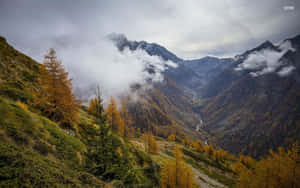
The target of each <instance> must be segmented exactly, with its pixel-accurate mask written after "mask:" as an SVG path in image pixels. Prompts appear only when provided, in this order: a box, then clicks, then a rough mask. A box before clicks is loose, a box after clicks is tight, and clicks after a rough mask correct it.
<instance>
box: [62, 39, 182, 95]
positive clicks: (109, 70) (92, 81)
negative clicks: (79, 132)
mask: <svg viewBox="0 0 300 188" xmlns="http://www.w3.org/2000/svg"><path fill="white" fill-rule="evenodd" d="M57 53H58V56H59V57H60V59H61V60H62V62H63V64H64V66H65V68H66V69H67V70H68V71H69V72H70V76H71V77H72V78H73V85H74V87H75V91H77V93H78V94H79V96H80V97H81V98H82V99H88V98H90V97H92V96H93V95H94V91H95V87H96V85H99V86H100V87H101V90H102V92H103V95H104V98H105V99H107V98H108V97H110V96H118V95H121V94H126V93H127V94H128V93H131V92H133V91H132V90H131V87H132V86H133V85H139V87H142V88H141V89H145V88H149V87H151V86H152V83H155V82H161V81H163V79H164V77H163V74H162V73H163V72H164V71H165V70H166V69H167V68H168V66H171V67H176V66H177V64H175V63H173V62H171V61H164V60H163V59H162V58H160V57H158V56H150V55H148V53H147V52H145V51H144V50H142V49H137V50H135V51H131V50H129V49H127V48H126V49H125V50H123V51H122V52H120V51H119V50H118V49H117V47H116V46H115V45H114V43H113V42H112V41H111V40H109V39H107V38H106V37H102V38H101V39H99V40H98V41H94V42H93V43H85V44H81V45H78V46H68V47H64V50H58V51H57Z"/></svg>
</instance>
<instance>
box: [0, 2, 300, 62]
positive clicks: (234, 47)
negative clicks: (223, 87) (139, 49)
mask: <svg viewBox="0 0 300 188" xmlns="http://www.w3.org/2000/svg"><path fill="white" fill-rule="evenodd" d="M299 18H300V1H299V0H251V1H250V0H165V1H163V0H127V1H125V0H88V1H86V0H85V1H84V0H0V35H2V36H4V37H6V38H7V40H8V41H9V42H10V43H11V44H13V45H14V46H15V47H17V48H18V49H20V50H21V51H23V52H24V53H26V54H28V55H30V56H32V57H34V58H36V59H37V60H39V61H40V60H41V58H42V54H44V53H45V51H46V49H48V48H49V47H54V48H57V49H59V50H64V49H68V48H69V47H74V46H80V45H82V44H84V45H87V46H88V44H91V43H97V41H98V39H99V40H100V38H102V37H103V36H105V35H107V34H109V33H111V32H116V33H124V34H125V35H126V36H127V37H128V38H129V39H131V40H146V41H148V42H156V43H159V44H161V45H163V46H165V47H166V48H168V49H169V50H170V51H172V52H174V53H175V54H176V55H177V56H179V57H182V58H187V59H190V58H200V57H202V56H205V55H215V56H232V55H235V54H237V53H240V52H243V51H244V50H247V49H249V48H251V47H254V46H255V45H257V44H259V43H261V42H262V41H264V40H271V41H273V42H278V41H279V40H282V39H284V38H287V37H292V36H294V35H297V34H300V21H299Z"/></svg>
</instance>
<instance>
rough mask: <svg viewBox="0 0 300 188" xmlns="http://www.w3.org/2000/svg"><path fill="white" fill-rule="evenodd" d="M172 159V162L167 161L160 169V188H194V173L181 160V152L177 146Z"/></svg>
mask: <svg viewBox="0 0 300 188" xmlns="http://www.w3.org/2000/svg"><path fill="white" fill-rule="evenodd" d="M174 157H175V159H174V160H167V161H166V162H165V164H164V166H163V168H162V176H161V187H163V188H181V187H185V188H192V187H194V185H195V180H194V173H193V171H192V170H191V169H190V168H189V167H188V166H187V165H186V164H185V163H184V161H183V160H182V152H181V150H180V148H179V147H178V146H176V147H175V150H174ZM183 172H184V173H183Z"/></svg>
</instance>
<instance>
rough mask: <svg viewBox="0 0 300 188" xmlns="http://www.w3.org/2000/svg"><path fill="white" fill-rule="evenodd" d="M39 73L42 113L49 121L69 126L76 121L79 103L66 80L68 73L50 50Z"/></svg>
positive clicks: (52, 50) (68, 81)
mask: <svg viewBox="0 0 300 188" xmlns="http://www.w3.org/2000/svg"><path fill="white" fill-rule="evenodd" d="M41 73H42V74H41V79H40V81H41V82H40V83H41V88H42V89H41V95H43V96H41V101H42V103H44V104H43V105H42V106H43V108H42V111H43V112H44V113H45V114H46V115H47V117H49V118H50V119H51V120H53V121H56V122H58V123H60V124H61V125H64V126H71V125H72V123H73V122H74V121H76V120H77V119H78V115H77V114H78V107H79V104H80V102H79V101H78V100H76V98H75V95H74V94H73V92H72V80H71V79H70V78H68V72H66V71H65V69H64V67H63V66H62V63H61V62H60V61H59V60H58V59H57V57H56V52H55V50H54V49H52V48H51V49H50V50H49V53H48V54H46V55H45V59H44V63H43V65H42V68H41Z"/></svg>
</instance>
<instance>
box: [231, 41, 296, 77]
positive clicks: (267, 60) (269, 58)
mask: <svg viewBox="0 0 300 188" xmlns="http://www.w3.org/2000/svg"><path fill="white" fill-rule="evenodd" d="M289 50H291V51H294V50H295V49H294V48H293V47H292V45H291V43H290V42H289V41H285V42H283V43H281V44H279V46H278V50H274V49H270V48H267V49H263V50H260V51H256V52H253V53H251V54H250V55H249V56H248V57H247V59H245V60H244V61H243V63H241V64H239V65H238V66H237V67H236V68H235V70H236V71H242V70H250V71H251V72H250V74H251V76H253V77H257V76H261V75H265V74H268V73H274V72H276V73H277V74H278V75H279V76H288V75H289V74H291V73H292V71H293V70H294V69H295V67H294V66H292V65H288V64H287V62H285V61H283V60H282V57H283V56H284V54H286V53H287V52H288V51H289Z"/></svg>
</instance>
